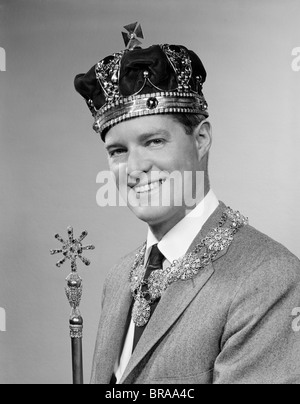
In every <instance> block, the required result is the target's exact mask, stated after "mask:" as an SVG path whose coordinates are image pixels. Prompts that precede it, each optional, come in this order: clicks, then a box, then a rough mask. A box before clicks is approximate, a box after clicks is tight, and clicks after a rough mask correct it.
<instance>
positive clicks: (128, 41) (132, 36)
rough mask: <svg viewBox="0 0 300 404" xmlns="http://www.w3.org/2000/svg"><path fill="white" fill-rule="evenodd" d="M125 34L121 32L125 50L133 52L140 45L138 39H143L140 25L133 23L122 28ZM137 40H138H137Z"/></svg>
mask: <svg viewBox="0 0 300 404" xmlns="http://www.w3.org/2000/svg"><path fill="white" fill-rule="evenodd" d="M124 28H125V29H126V31H127V32H122V35H123V39H124V42H125V46H126V49H128V50H133V49H134V48H135V47H136V46H139V45H141V44H142V42H141V41H140V40H139V39H144V35H143V31H142V27H141V24H139V23H138V22H134V23H132V24H129V25H125V27H124ZM138 38H139V39H138Z"/></svg>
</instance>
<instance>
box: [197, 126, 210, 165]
mask: <svg viewBox="0 0 300 404" xmlns="http://www.w3.org/2000/svg"><path fill="white" fill-rule="evenodd" d="M193 135H194V138H195V142H196V146H197V150H198V156H199V161H201V160H202V159H203V157H204V156H205V155H206V154H207V153H208V152H209V150H210V147H211V144H212V128H211V123H210V122H209V121H208V120H207V119H204V120H203V121H201V123H199V125H198V126H197V127H196V128H195V130H194V133H193Z"/></svg>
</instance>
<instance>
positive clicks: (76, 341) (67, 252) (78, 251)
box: [50, 226, 95, 384]
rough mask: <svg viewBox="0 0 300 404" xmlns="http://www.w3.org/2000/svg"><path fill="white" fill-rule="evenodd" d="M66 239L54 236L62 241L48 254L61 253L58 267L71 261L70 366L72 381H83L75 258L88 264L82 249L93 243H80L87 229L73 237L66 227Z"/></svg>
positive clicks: (68, 289) (90, 247)
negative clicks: (75, 237)
mask: <svg viewBox="0 0 300 404" xmlns="http://www.w3.org/2000/svg"><path fill="white" fill-rule="evenodd" d="M67 230H68V239H67V240H64V239H63V238H62V237H60V235H59V234H56V235H55V238H56V239H57V240H58V241H60V242H61V243H62V247H61V248H60V249H55V250H50V254H51V255H53V254H59V253H62V254H63V256H64V257H63V258H62V259H60V260H59V261H58V262H57V263H56V266H57V267H58V268H60V267H61V266H62V265H63V264H64V263H65V262H66V260H70V261H71V273H70V274H69V275H68V276H67V278H66V281H67V286H66V287H65V292H66V296H67V298H68V301H69V303H70V306H71V315H70V319H69V325H70V337H71V340H72V367H73V383H74V384H82V383H83V365H82V362H83V361H82V330H83V319H82V316H81V314H80V311H79V305H80V301H81V297H82V288H83V287H82V279H81V277H80V276H79V275H78V273H77V259H78V258H79V259H80V260H81V261H82V262H83V263H84V264H85V265H90V263H91V262H90V260H88V259H87V258H85V257H83V256H82V253H83V251H84V250H94V248H95V247H94V246H93V245H86V246H83V245H82V240H83V239H84V238H85V237H86V236H87V234H88V233H87V231H83V232H82V233H81V235H80V236H79V237H78V239H74V234H73V228H72V227H71V226H69V227H68V229H67Z"/></svg>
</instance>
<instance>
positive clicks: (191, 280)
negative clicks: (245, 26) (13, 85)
mask: <svg viewBox="0 0 300 404" xmlns="http://www.w3.org/2000/svg"><path fill="white" fill-rule="evenodd" d="M135 32H136V31H135ZM137 42H138V41H137V38H136V35H135V34H134V32H133V31H132V34H131V35H130V36H129V37H128V40H127V49H126V50H125V51H123V52H119V53H116V54H113V55H112V56H110V57H107V58H105V59H104V60H102V61H100V62H99V63H98V64H96V66H93V68H92V69H91V70H90V71H89V72H88V73H86V74H80V75H78V76H76V78H75V87H76V89H77V91H78V92H79V93H80V94H81V95H82V96H83V97H84V98H85V99H86V101H87V104H88V106H89V108H90V110H91V111H92V113H93V116H94V118H95V125H94V129H95V130H96V131H97V132H98V133H100V135H101V137H102V140H103V141H104V142H105V147H106V149H107V153H108V161H109V166H110V169H111V170H112V172H113V173H114V174H115V177H116V183H117V186H118V188H119V189H120V190H122V192H123V193H124V190H126V192H127V201H128V205H129V207H130V209H131V210H132V211H133V213H134V214H135V215H136V216H137V217H138V218H139V219H141V220H143V221H145V222H146V223H148V226H149V230H148V236H147V241H146V243H145V245H143V246H142V247H140V248H139V249H138V250H136V251H134V252H133V253H131V254H129V255H128V256H126V257H125V258H123V259H122V260H121V261H120V263H119V264H117V265H116V266H115V267H114V268H113V269H112V270H111V271H110V272H109V274H108V277H107V279H106V282H105V285H104V291H103V299H102V314H101V319H100V325H99V333H98V337H97V342H96V348H95V355H94V363H93V370H92V378H91V383H124V384H135V383H145V384H146V383H147V384H152V383H155V384H159V383H175V384H176V383H182V384H185V383H187V384H188V383H198V384H213V383H214V384H227V383H230V384H238V383H244V384H246V383H278V384H279V383H300V340H299V339H300V337H299V336H298V335H297V333H295V332H294V331H293V329H292V321H293V317H292V316H291V313H292V311H293V309H294V308H295V307H299V306H300V262H299V260H298V259H297V258H296V257H295V256H293V255H292V254H291V253H290V252H289V251H288V250H287V249H286V248H284V247H283V246H282V245H280V244H278V243H277V242H275V241H273V240H271V239H270V238H269V237H267V236H266V235H264V234H262V233H260V232H258V231H257V230H255V229H254V228H253V227H251V226H250V225H248V221H247V219H246V218H245V217H244V216H243V215H241V214H240V213H239V212H235V211H233V210H231V209H230V208H227V207H226V206H225V205H224V203H222V202H219V201H218V199H217V198H216V196H215V194H214V193H213V191H212V190H211V188H210V183H209V176H208V155H209V151H210V146H211V140H212V137H211V125H210V123H209V121H208V120H207V117H208V111H207V103H206V101H205V99H204V96H203V93H202V86H203V83H204V82H205V79H206V71H205V69H204V67H203V64H202V62H201V61H200V59H199V58H198V56H197V55H196V54H195V53H194V52H192V51H190V50H188V49H186V48H185V47H183V46H174V45H171V46H169V45H163V46H161V45H154V46H152V47H150V48H148V49H141V48H140V47H137V46H135V45H136V43H137ZM199 173H202V174H203V175H202V176H199V175H197V174H199ZM174 174H176V175H174Z"/></svg>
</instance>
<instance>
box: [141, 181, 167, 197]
mask: <svg viewBox="0 0 300 404" xmlns="http://www.w3.org/2000/svg"><path fill="white" fill-rule="evenodd" d="M165 181H166V178H165V179H160V180H158V181H153V182H150V183H149V184H146V185H136V186H135V187H134V190H135V192H136V193H137V194H144V193H146V192H150V191H152V190H153V189H158V188H159V187H160V186H161V185H162V184H163V183H164V182H165Z"/></svg>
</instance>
